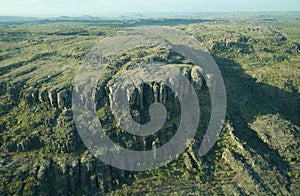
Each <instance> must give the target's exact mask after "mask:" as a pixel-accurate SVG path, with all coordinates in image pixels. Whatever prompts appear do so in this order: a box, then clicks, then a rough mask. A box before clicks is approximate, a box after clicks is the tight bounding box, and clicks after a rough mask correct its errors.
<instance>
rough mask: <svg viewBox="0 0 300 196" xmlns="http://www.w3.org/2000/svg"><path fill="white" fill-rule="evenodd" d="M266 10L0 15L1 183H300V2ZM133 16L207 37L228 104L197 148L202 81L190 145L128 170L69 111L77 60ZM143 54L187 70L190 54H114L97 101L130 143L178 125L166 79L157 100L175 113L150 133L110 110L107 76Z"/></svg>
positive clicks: (67, 189)
mask: <svg viewBox="0 0 300 196" xmlns="http://www.w3.org/2000/svg"><path fill="white" fill-rule="evenodd" d="M271 18H272V20H270V17H266V16H264V15H261V16H260V15H256V14H250V15H249V16H248V15H244V16H240V15H239V16H237V17H230V16H228V15H224V16H222V15H212V16H211V18H208V19H206V20H199V19H188V20H185V19H178V20H176V19H174V20H173V19H172V20H168V19H161V20H156V21H155V20H151V19H149V20H148V19H147V20H132V21H125V22H124V21H118V20H116V21H104V20H103V21H102V22H101V21H100V20H95V19H94V20H88V19H85V20H82V19H74V20H73V19H72V18H68V19H62V18H61V19H57V20H48V21H45V20H43V21H39V20H38V21H39V22H37V21H35V20H34V19H30V20H31V21H27V22H24V21H23V22H20V23H9V22H6V23H4V22H1V20H0V24H2V25H3V26H0V195H35V194H45V195H51V194H54V195H77V194H78V195H82V194H85V195H94V194H96V193H106V194H111V195H128V194H134V195H140V194H149V195H157V194H163V195H164V194H166V195H167V194H174V195H186V194H187V195H188V194H197V195H198V194H200V195H201V194H202V195H206V194H225V195H226V194H231V193H232V194H241V195H250V194H251V195H252V194H279V195H299V192H300V190H299V184H300V157H299V154H300V138H299V137H300V112H299V108H300V96H299V93H300V55H299V53H300V35H299V33H298V32H300V27H299V26H300V25H299V13H292V14H290V15H284V14H274V15H272V17H271ZM22 20H23V19H22ZM32 20H33V21H32ZM24 23H25V24H24ZM19 24H23V25H19ZM141 24H163V25H171V26H173V28H176V29H180V30H183V31H185V32H186V33H188V34H190V35H192V36H194V37H196V38H197V39H198V40H199V41H200V42H201V43H202V44H203V45H204V46H205V47H206V48H208V49H209V51H210V52H211V54H212V56H213V57H214V59H215V61H216V62H217V64H218V65H219V67H220V70H221V72H222V75H223V77H224V82H225V85H226V90H227V99H228V107H227V116H226V122H225V125H224V127H223V131H222V134H221V135H220V136H219V139H218V142H217V144H216V145H215V146H214V148H213V149H212V150H211V151H210V152H209V153H208V154H207V155H206V156H204V157H198V156H197V151H198V149H199V145H200V143H201V140H202V136H203V131H204V130H205V128H206V126H207V122H208V121H209V117H210V107H209V100H210V97H209V93H208V89H207V87H206V86H205V85H204V86H203V87H202V88H198V89H197V93H198V95H199V96H200V97H201V101H200V108H201V111H202V114H201V124H200V125H199V131H198V133H197V135H196V138H195V141H194V144H193V146H190V147H189V148H188V149H187V150H186V151H185V152H184V153H183V154H181V155H179V156H178V157H177V159H176V160H174V161H172V162H171V163H169V164H167V165H165V166H164V167H162V168H158V169H154V170H151V171H147V172H129V171H122V170H119V169H116V168H113V167H111V166H108V165H106V164H104V163H102V162H101V161H99V160H97V159H96V158H95V157H94V156H93V155H92V154H90V153H89V152H88V150H87V149H86V148H85V146H84V145H83V143H82V141H81V139H80V137H79V135H78V133H77V131H76V128H75V125H74V121H73V119H72V110H71V92H72V82H73V79H74V76H75V73H76V71H77V69H78V66H79V65H80V64H82V62H83V59H84V57H85V55H86V54H87V53H88V52H89V51H90V49H91V48H92V47H93V46H94V45H96V44H97V42H98V41H99V40H101V39H103V38H105V37H106V36H109V35H111V34H113V33H114V32H116V31H117V30H120V29H122V28H123V27H127V26H137V25H141ZM149 60H155V61H161V62H165V63H168V64H177V66H178V68H179V69H180V70H181V71H182V72H183V73H184V74H186V73H187V75H189V73H190V71H191V68H192V64H191V63H190V62H189V61H188V60H187V59H185V58H183V57H182V56H180V55H178V54H177V53H175V52H173V51H170V50H168V49H166V48H160V47H157V46H155V47H146V48H136V49H133V50H131V51H128V52H126V53H124V54H122V55H120V56H118V57H116V58H115V59H113V60H112V61H111V62H110V65H109V66H108V67H107V68H106V70H105V72H104V74H103V75H102V76H103V77H102V78H101V79H100V80H99V84H98V86H99V92H98V94H97V95H96V96H97V100H98V102H97V111H98V112H97V113H98V116H99V119H100V120H101V122H102V123H103V124H104V128H105V129H106V131H107V133H108V134H109V135H110V137H111V138H112V139H113V140H114V141H115V142H118V143H119V144H120V145H122V146H126V147H127V148H133V149H135V148H140V147H143V148H145V149H152V148H155V147H157V146H160V145H163V144H164V143H166V142H167V141H168V140H169V139H170V138H172V136H173V135H174V133H175V132H176V129H175V128H176V122H177V119H178V118H179V112H178V111H179V109H178V107H179V105H178V100H177V99H176V98H175V96H174V94H172V92H169V91H170V89H168V90H167V91H166V92H168V94H169V96H170V97H171V98H170V100H171V101H170V102H167V103H165V104H166V108H167V110H168V111H169V113H171V114H172V115H170V116H171V117H170V118H169V119H168V121H167V122H166V124H165V127H164V128H163V129H162V130H160V131H159V132H158V133H157V134H155V135H153V136H151V137H149V138H142V137H135V136H133V135H130V134H128V133H125V131H124V130H122V129H120V128H119V127H117V124H116V121H115V120H114V119H113V116H112V114H111V111H110V103H109V90H108V87H109V86H110V85H112V84H113V83H115V82H116V80H115V79H116V78H117V77H121V76H122V75H123V74H125V73H126V72H128V71H130V70H136V69H137V67H138V66H137V65H138V64H139V63H141V62H147V61H149ZM153 85H157V86H160V87H161V88H163V86H162V84H160V83H157V84H154V83H153V84H147V85H145V87H144V89H142V90H143V91H147V92H148V93H149V96H147V97H148V98H149V97H150V98H149V100H143V103H145V106H147V105H149V104H150V102H151V101H153V100H154V99H155V98H154V95H153V96H152V94H153V93H154V92H155V90H154V89H152V86H153ZM195 85H199V84H195ZM198 87H199V86H198ZM147 95H148V94H147ZM139 96H140V95H139V93H136V94H134V95H133V97H139ZM131 109H132V110H131V114H132V116H133V117H134V118H135V119H136V120H137V121H141V122H147V120H149V114H148V112H147V107H146V109H145V108H144V109H141V105H139V104H136V103H135V102H133V103H131ZM170 125H172V126H170ZM170 127H171V128H170ZM123 138H125V140H124V139H123Z"/></svg>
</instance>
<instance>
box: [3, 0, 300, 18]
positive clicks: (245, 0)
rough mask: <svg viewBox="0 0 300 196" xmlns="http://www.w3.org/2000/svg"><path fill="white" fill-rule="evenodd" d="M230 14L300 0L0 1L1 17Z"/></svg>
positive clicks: (285, 6) (286, 6)
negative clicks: (182, 13) (164, 13)
mask: <svg viewBox="0 0 300 196" xmlns="http://www.w3.org/2000/svg"><path fill="white" fill-rule="evenodd" d="M232 11H300V0H0V15H2V16H66V15H68V16H82V15H93V16H105V15H107V14H126V13H153V12H154V13H155V12H160V13H162V12H232Z"/></svg>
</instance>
